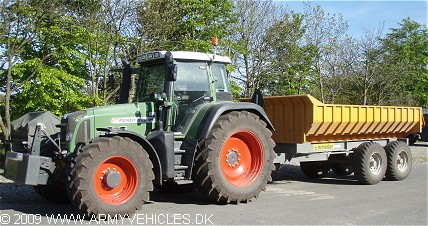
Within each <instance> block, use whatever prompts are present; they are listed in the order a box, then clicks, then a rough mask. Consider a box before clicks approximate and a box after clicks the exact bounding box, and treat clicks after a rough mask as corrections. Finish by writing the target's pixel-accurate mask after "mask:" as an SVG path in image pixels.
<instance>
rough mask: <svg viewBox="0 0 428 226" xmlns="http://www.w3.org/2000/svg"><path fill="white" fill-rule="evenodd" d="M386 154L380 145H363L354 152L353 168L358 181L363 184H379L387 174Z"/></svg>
mask: <svg viewBox="0 0 428 226" xmlns="http://www.w3.org/2000/svg"><path fill="white" fill-rule="evenodd" d="M386 162H387V158H386V153H385V150H384V149H383V148H382V146H380V145H379V144H378V143H374V142H366V143H362V144H360V145H359V146H358V148H356V149H355V150H354V154H353V158H352V166H353V168H354V174H355V176H356V177H357V179H358V181H360V182H361V183H363V184H377V183H379V182H380V181H381V180H382V179H383V178H384V177H385V172H386V165H387V164H386Z"/></svg>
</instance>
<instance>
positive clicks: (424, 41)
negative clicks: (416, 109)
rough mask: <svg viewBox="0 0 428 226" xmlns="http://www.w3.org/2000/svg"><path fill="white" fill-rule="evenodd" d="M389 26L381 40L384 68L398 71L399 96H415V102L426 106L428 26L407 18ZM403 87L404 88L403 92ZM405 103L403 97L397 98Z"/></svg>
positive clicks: (389, 70)
mask: <svg viewBox="0 0 428 226" xmlns="http://www.w3.org/2000/svg"><path fill="white" fill-rule="evenodd" d="M399 25H400V27H399V28H392V29H391V32H390V33H388V34H387V35H386V37H385V38H384V39H382V42H383V49H382V50H383V54H384V56H385V57H384V58H385V62H384V64H385V71H387V72H390V73H391V72H393V71H399V72H400V74H399V75H397V76H398V78H399V81H397V82H398V84H400V87H399V88H400V89H401V91H402V92H401V96H403V97H406V96H415V97H416V101H417V103H416V104H417V105H420V106H425V107H426V106H428V67H427V65H428V30H427V28H426V26H423V25H421V24H419V23H417V22H415V21H412V20H410V18H406V19H403V20H402V22H401V23H399ZM403 91H404V92H403ZM398 101H399V103H400V104H408V101H407V100H406V99H402V100H401V101H400V100H398Z"/></svg>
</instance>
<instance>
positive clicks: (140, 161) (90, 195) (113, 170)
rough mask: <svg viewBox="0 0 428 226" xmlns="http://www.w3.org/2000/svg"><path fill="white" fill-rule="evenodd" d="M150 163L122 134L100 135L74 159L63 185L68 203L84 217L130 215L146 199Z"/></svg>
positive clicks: (149, 178) (137, 145) (144, 153)
mask: <svg viewBox="0 0 428 226" xmlns="http://www.w3.org/2000/svg"><path fill="white" fill-rule="evenodd" d="M152 168H153V165H152V162H151V161H150V159H149V155H148V154H147V152H146V151H145V150H144V149H143V148H142V147H141V145H140V144H138V143H137V142H135V141H133V140H131V139H129V138H126V137H119V136H114V137H101V138H96V139H94V140H93V141H91V142H90V143H89V144H88V145H85V146H83V147H82V150H81V153H79V154H78V155H77V156H76V158H75V159H74V167H73V169H72V170H71V175H70V180H69V183H68V186H67V188H68V189H69V195H70V199H71V201H72V203H73V204H74V205H75V206H76V207H77V208H78V210H79V212H80V213H82V214H85V215H87V216H90V217H92V216H96V217H100V214H103V216H109V217H116V216H119V215H121V216H131V215H132V214H133V213H134V212H135V211H136V210H138V209H140V208H141V207H142V205H143V204H144V202H147V201H149V192H150V191H153V183H152V180H153V179H154V174H153V170H152Z"/></svg>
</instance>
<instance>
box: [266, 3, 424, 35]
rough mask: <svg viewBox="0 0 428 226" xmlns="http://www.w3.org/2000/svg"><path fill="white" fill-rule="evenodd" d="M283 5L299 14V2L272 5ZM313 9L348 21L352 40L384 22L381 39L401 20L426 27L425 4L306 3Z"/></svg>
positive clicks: (300, 9) (375, 28) (301, 5)
mask: <svg viewBox="0 0 428 226" xmlns="http://www.w3.org/2000/svg"><path fill="white" fill-rule="evenodd" d="M274 1H275V0H274ZM275 2H282V3H287V5H288V6H289V8H290V9H292V10H294V11H297V12H303V1H299V0H283V1H275ZM308 2H312V4H313V5H315V4H319V5H321V7H322V9H324V11H325V12H329V13H330V14H338V13H341V14H342V15H343V18H344V19H345V20H346V21H348V25H349V29H348V34H350V35H352V36H356V37H358V36H360V35H361V34H363V33H364V28H368V29H371V30H377V29H378V28H379V25H380V24H381V23H383V22H384V30H383V35H385V34H386V33H389V29H390V28H393V27H395V28H396V27H399V25H398V23H399V22H400V21H401V20H403V19H404V18H407V17H410V19H412V20H414V21H416V22H418V23H420V24H424V25H425V26H426V25H427V20H428V19H427V10H428V2H427V0H415V1H405V0H401V1H397V0H389V1H369V0H360V1H349V0H336V1H331V0H330V1H323V0H316V1H308Z"/></svg>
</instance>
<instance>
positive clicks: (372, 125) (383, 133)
mask: <svg viewBox="0 0 428 226" xmlns="http://www.w3.org/2000/svg"><path fill="white" fill-rule="evenodd" d="M253 100H258V101H256V102H258V103H260V102H262V104H261V105H263V108H264V110H265V112H266V114H267V116H268V117H269V119H270V120H271V122H272V124H273V126H274V128H275V131H274V132H273V134H272V138H273V140H274V141H275V143H276V147H275V152H276V154H277V158H276V163H278V164H280V163H286V162H287V161H297V162H300V166H301V169H302V171H303V173H305V174H306V175H307V176H309V177H312V178H321V177H324V176H326V175H328V173H329V171H333V172H335V173H336V174H339V175H349V174H352V173H354V174H355V176H356V177H357V179H358V180H359V181H360V182H362V183H364V184H376V183H379V182H380V181H381V180H382V179H384V178H385V177H386V178H387V179H390V180H403V179H405V178H406V177H407V176H408V175H409V173H410V170H411V164H412V158H411V152H410V148H409V146H408V140H407V139H405V138H404V137H406V136H407V135H409V134H414V133H418V132H421V131H422V128H423V126H424V120H423V114H422V108H420V107H396V106H366V105H335V104H323V103H322V102H320V101H318V100H317V99H315V98H314V97H312V96H311V95H295V96H274V97H264V98H263V97H261V96H254V97H253ZM260 100H263V101H260ZM241 101H250V99H242V100H241Z"/></svg>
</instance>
